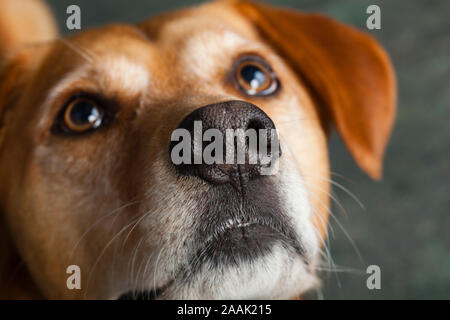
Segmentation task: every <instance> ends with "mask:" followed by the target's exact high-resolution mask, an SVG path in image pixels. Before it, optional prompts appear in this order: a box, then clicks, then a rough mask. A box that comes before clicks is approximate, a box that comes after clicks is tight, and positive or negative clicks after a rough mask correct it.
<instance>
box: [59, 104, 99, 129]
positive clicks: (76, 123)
mask: <svg viewBox="0 0 450 320" xmlns="http://www.w3.org/2000/svg"><path fill="white" fill-rule="evenodd" d="M103 114H104V112H103V108H101V107H100V106H99V105H98V104H97V103H96V102H95V101H93V100H91V99H88V98H76V99H74V100H72V101H71V102H70V103H69V104H68V105H67V107H66V108H65V110H64V113H63V115H62V116H63V117H62V121H63V124H64V129H65V131H69V132H73V133H82V132H86V131H88V130H91V129H96V128H98V127H100V126H101V125H102V122H103Z"/></svg>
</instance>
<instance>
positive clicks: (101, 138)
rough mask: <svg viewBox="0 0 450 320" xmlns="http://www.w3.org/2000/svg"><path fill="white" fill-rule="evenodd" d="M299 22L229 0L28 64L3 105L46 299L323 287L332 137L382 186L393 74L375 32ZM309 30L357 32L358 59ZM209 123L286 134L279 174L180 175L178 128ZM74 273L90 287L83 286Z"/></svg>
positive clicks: (3, 167)
mask: <svg viewBox="0 0 450 320" xmlns="http://www.w3.org/2000/svg"><path fill="white" fill-rule="evenodd" d="M291 14H292V15H293V13H290V12H287V11H279V10H276V9H269V8H268V7H263V6H260V5H254V4H248V3H241V2H234V1H227V2H215V3H212V4H207V5H204V6H202V7H199V8H195V9H188V10H185V11H181V12H176V13H174V14H169V15H165V16H162V17H157V18H155V19H152V20H150V21H147V22H144V23H142V24H141V25H139V26H138V27H134V26H120V25H115V26H107V27H104V28H99V29H94V30H89V31H85V32H81V33H79V34H77V35H75V36H72V37H70V38H68V39H66V40H64V41H54V42H52V43H48V44H42V45H39V46H36V47H30V48H26V49H24V50H23V51H21V52H20V53H18V54H16V56H14V57H13V58H12V59H11V62H10V64H9V65H7V66H6V68H4V70H6V71H4V76H3V78H2V79H3V80H2V81H3V82H2V87H3V89H2V91H0V93H1V94H0V99H1V100H0V103H2V102H3V101H8V102H9V103H10V105H11V106H10V105H8V107H4V108H3V110H2V107H0V110H2V112H0V114H1V117H2V119H3V121H2V122H3V123H4V124H5V125H3V126H2V127H1V130H2V131H1V132H0V147H1V149H0V181H1V184H0V188H1V189H0V192H1V193H0V195H1V199H0V200H1V210H2V214H3V215H4V216H5V219H4V220H5V221H6V222H5V223H6V225H7V228H8V230H9V233H10V234H11V238H12V239H13V241H14V243H15V246H16V247H17V250H18V252H19V255H20V256H21V258H22V259H23V260H24V262H25V264H26V267H27V269H28V270H29V272H30V273H31V275H32V278H33V280H34V281H35V283H36V284H37V286H38V288H39V290H40V291H41V292H42V293H43V294H44V295H45V296H47V297H54V298H61V297H75V298H83V297H84V298H117V297H119V296H121V295H123V294H125V293H129V292H133V293H138V294H139V295H148V296H152V297H154V298H169V299H170V298H194V299H195V298H207V299H209V298H222V299H228V298H231V299H236V298H237V299H239V298H293V297H297V296H299V295H300V294H301V293H303V292H304V291H306V290H307V289H309V288H311V287H313V286H315V285H316V284H317V280H316V276H315V271H316V269H317V265H318V263H319V259H320V246H321V243H322V242H323V239H324V238H325V236H326V223H327V218H328V194H329V182H328V179H329V167H328V154H327V148H326V147H327V145H326V144H327V134H328V128H329V126H330V125H331V124H335V125H336V127H337V128H338V129H339V132H340V134H341V136H342V137H343V139H344V140H345V142H346V144H347V146H348V147H349V149H350V151H351V152H352V154H353V155H354V157H355V159H356V161H357V162H358V163H359V164H360V166H361V167H362V168H363V169H365V170H366V171H367V172H368V173H369V174H371V175H372V176H375V177H376V176H378V175H379V172H380V167H381V158H382V153H383V149H384V146H385V143H386V140H387V137H388V135H389V131H390V127H391V124H392V119H393V100H394V94H393V92H394V91H393V78H392V73H391V70H390V66H389V62H388V60H387V58H386V57H385V56H384V53H383V52H382V51H381V50H380V48H379V47H378V46H376V45H375V43H374V42H373V41H372V40H370V39H369V38H368V37H367V36H363V35H361V34H360V33H357V32H356V31H354V30H352V29H350V28H348V27H344V26H342V25H340V24H337V23H336V22H334V21H331V20H329V19H325V18H322V17H318V16H312V17H311V16H300V14H297V13H296V14H295V15H298V16H295V19H294V17H293V16H290V15H291ZM280 18H281V20H284V23H285V25H283V23H282V21H280ZM308 19H310V20H311V21H309V20H308ZM294 20H298V21H303V24H304V25H300V26H298V27H299V28H300V29H301V28H304V27H305V26H306V25H308V24H315V25H316V28H318V29H321V28H322V27H323V29H324V31H323V32H324V34H325V33H326V32H328V31H325V30H326V29H327V28H330V27H331V29H333V27H335V28H341V29H339V30H340V31H342V30H344V31H345V32H347V33H346V34H344V35H342V34H340V33H338V34H339V35H340V37H342V39H344V40H345V43H344V44H341V43H340V44H339V46H341V45H343V46H349V47H347V48H346V49H345V50H344V51H333V50H335V49H336V48H338V47H339V46H336V48H333V47H329V48H328V49H330V50H331V51H332V52H328V53H327V52H326V50H327V46H325V47H324V46H323V43H322V42H323V41H324V40H323V39H319V40H318V41H317V43H315V44H311V43H310V41H309V39H310V38H313V37H314V36H317V34H315V33H320V32H319V31H311V34H309V33H308V35H306V34H305V33H304V32H305V31H304V30H300V31H299V33H298V34H296V33H295V32H292V30H290V32H288V30H289V29H290V25H289V23H291V24H292V25H293V24H294V22H292V21H294ZM276 21H279V22H276ZM289 21H291V22H289ZM292 25H291V26H292ZM277 29H279V30H277ZM316 30H317V29H316ZM289 36H290V38H289ZM346 37H348V39H347V38H346ZM361 37H362V38H361ZM295 39H297V40H296V41H299V43H293V41H294V40H295ZM302 41H304V42H303V43H302ZM351 46H352V49H351V48H350V47H351ZM294 47H295V48H296V50H299V51H298V52H297V53H298V57H300V59H297V58H296V57H295V56H294V55H293V54H292V50H293V48H294ZM302 47H303V49H304V50H303V51H302ZM350 49H351V50H350ZM345 53H347V55H345ZM330 57H334V58H330ZM350 57H351V58H352V59H354V61H350V60H351V59H350ZM332 59H336V60H335V61H332ZM349 59H350V60H349ZM330 60H331V61H330ZM336 61H341V65H336V63H335V62H336ZM353 62H354V63H355V64H356V66H354V65H353ZM314 64H316V65H314ZM358 68H363V69H364V70H363V71H359V69H358ZM19 70H20V71H19ZM344 75H345V76H344ZM347 76H348V77H350V78H351V77H352V76H355V79H353V80H350V81H349V80H348V79H347V78H346V77H347ZM11 83H14V85H13V86H11V85H10V84H11ZM374 100H375V101H374ZM194 120H200V121H202V122H203V124H205V125H207V126H208V127H209V128H216V129H218V130H220V131H224V130H225V129H227V128H232V129H236V128H242V129H247V128H249V127H255V128H257V129H275V128H276V129H277V135H278V139H279V143H280V149H281V150H282V152H281V153H280V154H279V155H278V157H276V158H275V157H274V158H273V159H272V160H273V161H272V162H276V163H277V166H276V170H275V169H273V170H272V171H270V173H269V174H265V175H262V174H261V172H260V171H261V166H260V165H254V166H253V167H251V166H248V165H229V166H226V165H216V166H214V165H205V164H202V165H190V166H177V165H176V164H174V162H173V159H172V157H171V151H172V150H173V141H171V137H172V134H173V132H174V130H176V129H177V128H178V129H179V128H191V125H192V124H193V122H194ZM172 140H173V139H172ZM73 264H75V265H78V266H80V268H81V271H82V290H80V291H77V290H73V291H71V290H68V289H67V287H66V279H67V277H68V274H66V269H67V267H68V266H69V265H73Z"/></svg>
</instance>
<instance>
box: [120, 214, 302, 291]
mask: <svg viewBox="0 0 450 320" xmlns="http://www.w3.org/2000/svg"><path fill="white" fill-rule="evenodd" d="M275 243H281V244H282V245H283V246H285V247H286V248H289V249H290V250H294V251H295V252H296V254H298V255H300V256H304V250H303V248H302V246H301V245H300V243H299V242H298V241H297V239H296V238H295V237H294V236H293V235H291V234H289V233H288V232H286V231H285V230H280V229H279V227H278V226H275V225H269V224H262V223H260V222H256V221H242V220H238V219H236V220H235V219H229V220H228V221H227V222H226V223H225V224H224V225H221V226H218V227H217V228H216V229H215V232H214V233H213V234H211V235H210V236H209V237H208V238H207V239H206V241H204V242H203V244H202V245H201V246H200V247H199V249H198V250H197V251H196V253H195V254H194V255H193V256H192V257H191V258H190V259H189V260H188V262H187V263H186V264H185V265H183V266H181V267H180V268H179V270H178V272H176V276H175V277H174V278H173V279H171V280H170V281H168V282H167V283H166V284H165V285H163V286H161V287H159V288H156V289H152V290H135V291H128V292H126V293H124V294H122V295H121V296H120V297H119V298H118V299H119V300H157V299H158V298H159V297H161V296H163V295H164V293H165V292H166V290H168V289H169V288H170V287H171V286H172V285H173V283H174V282H177V283H186V282H189V281H190V280H191V279H192V278H193V277H194V275H195V274H196V273H198V272H199V271H200V269H201V267H202V266H204V265H205V264H207V263H210V267H211V266H212V267H213V268H219V267H220V266H222V267H223V266H227V265H230V264H232V265H234V266H236V267H238V266H239V264H240V263H242V262H243V261H251V260H252V259H257V258H258V257H261V256H263V255H264V254H266V253H268V252H270V250H271V248H272V246H273V245H274V244H275Z"/></svg>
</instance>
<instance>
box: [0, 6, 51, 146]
mask: <svg viewBox="0 0 450 320" xmlns="http://www.w3.org/2000/svg"><path fill="white" fill-rule="evenodd" d="M57 37H58V30H57V27H56V21H55V20H54V19H53V17H52V14H51V11H50V9H49V7H48V6H47V5H46V3H45V2H44V1H41V0H33V1H25V0H0V147H1V145H2V144H1V142H2V138H3V135H4V129H3V128H4V123H3V122H4V114H5V112H6V109H8V107H9V106H11V105H12V104H14V101H15V100H16V99H17V98H18V96H19V95H20V88H21V87H22V85H23V83H24V82H25V77H26V75H27V74H28V72H27V69H28V68H29V67H30V62H31V61H32V60H33V57H34V56H37V55H38V53H40V52H41V51H42V50H39V44H41V43H46V42H49V41H50V40H53V39H56V38H57Z"/></svg>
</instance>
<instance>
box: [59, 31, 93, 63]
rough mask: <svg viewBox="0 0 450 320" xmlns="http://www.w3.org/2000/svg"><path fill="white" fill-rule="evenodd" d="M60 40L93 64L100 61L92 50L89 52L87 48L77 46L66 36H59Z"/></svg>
mask: <svg viewBox="0 0 450 320" xmlns="http://www.w3.org/2000/svg"><path fill="white" fill-rule="evenodd" d="M58 41H60V42H61V43H62V44H63V45H65V46H66V47H68V48H69V49H71V50H72V51H74V52H75V53H76V54H78V55H79V56H80V57H82V58H83V59H84V60H86V61H87V62H89V63H90V64H93V63H95V62H96V61H98V59H97V57H96V56H95V55H94V54H93V53H92V52H89V51H88V50H87V49H83V48H81V47H79V46H76V45H75V44H73V43H72V42H70V41H69V40H67V39H65V38H63V37H60V38H58Z"/></svg>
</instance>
